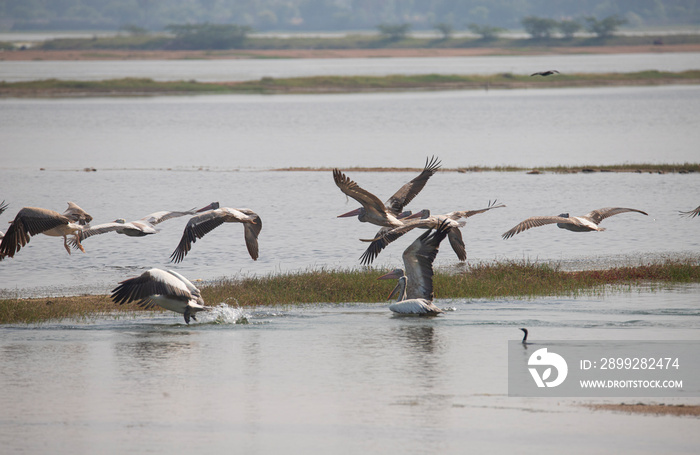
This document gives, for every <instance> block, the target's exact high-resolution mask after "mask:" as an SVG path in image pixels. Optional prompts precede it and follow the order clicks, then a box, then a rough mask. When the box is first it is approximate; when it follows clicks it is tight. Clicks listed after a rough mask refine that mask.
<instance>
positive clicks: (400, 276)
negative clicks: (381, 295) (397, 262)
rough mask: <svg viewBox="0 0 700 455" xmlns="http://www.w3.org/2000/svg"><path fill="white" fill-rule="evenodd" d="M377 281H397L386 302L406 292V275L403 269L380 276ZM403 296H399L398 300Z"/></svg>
mask: <svg viewBox="0 0 700 455" xmlns="http://www.w3.org/2000/svg"><path fill="white" fill-rule="evenodd" d="M377 279H378V280H392V279H393V280H399V282H398V283H396V287H394V289H393V290H392V291H391V293H390V294H389V297H387V300H388V299H390V298H392V297H394V296H396V295H397V294H402V293H403V292H404V291H405V290H406V273H405V272H404V271H403V269H394V270H392V271H391V272H389V273H387V274H386V275H382V276H380V277H379V278H377ZM403 297H404V296H403V295H399V300H403Z"/></svg>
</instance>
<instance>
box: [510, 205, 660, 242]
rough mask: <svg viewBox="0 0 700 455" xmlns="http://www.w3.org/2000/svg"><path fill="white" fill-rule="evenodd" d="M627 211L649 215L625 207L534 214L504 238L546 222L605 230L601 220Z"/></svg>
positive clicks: (568, 227) (569, 227) (579, 229)
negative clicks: (570, 212)
mask: <svg viewBox="0 0 700 455" xmlns="http://www.w3.org/2000/svg"><path fill="white" fill-rule="evenodd" d="M625 212H637V213H641V214H642V215H648V213H646V212H642V211H641V210H637V209H628V208H624V207H605V208H602V209H598V210H593V211H592V212H589V213H587V214H585V215H583V216H569V214H568V213H562V214H560V215H558V216H533V217H530V218H528V219H526V220H523V221H521V222H520V223H518V224H517V225H515V226H514V227H513V228H512V229H510V230H509V231H507V232H505V233H503V235H502V237H503V238H504V239H509V238H511V237H513V236H514V235H515V234H519V233H521V232H523V231H526V230H528V229H530V228H533V227H538V226H544V225H546V224H555V223H556V225H557V227H559V228H561V229H566V230H569V231H574V232H591V231H604V230H605V228H602V227H599V226H598V225H599V224H600V222H601V221H603V220H604V219H605V218H608V217H611V216H613V215H617V214H620V213H625Z"/></svg>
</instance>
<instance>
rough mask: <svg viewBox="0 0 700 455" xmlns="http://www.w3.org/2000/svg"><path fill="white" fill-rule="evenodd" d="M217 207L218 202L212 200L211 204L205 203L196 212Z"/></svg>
mask: <svg viewBox="0 0 700 455" xmlns="http://www.w3.org/2000/svg"><path fill="white" fill-rule="evenodd" d="M219 207H220V206H219V203H218V202H212V203H211V204H209V205H207V206H204V207H202V208H201V209H199V210H197V213H199V212H207V211H209V210H216V209H218V208H219Z"/></svg>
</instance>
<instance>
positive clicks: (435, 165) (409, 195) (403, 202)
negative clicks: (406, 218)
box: [386, 156, 440, 215]
mask: <svg viewBox="0 0 700 455" xmlns="http://www.w3.org/2000/svg"><path fill="white" fill-rule="evenodd" d="M438 169H440V160H438V159H437V158H435V156H433V157H431V158H426V159H425V167H424V168H423V171H422V172H421V173H420V174H418V177H416V178H414V179H413V180H411V181H410V182H408V183H406V184H405V185H404V186H402V187H401V188H399V191H397V192H396V193H395V194H394V195H393V196H391V197H390V198H389V200H388V201H386V206H387V207H388V208H389V209H390V210H391V211H392V212H393V213H394V215H397V214H399V213H401V212H402V211H403V208H404V207H405V206H407V205H408V204H409V203H410V202H411V201H412V200H413V198H415V197H416V196H417V195H418V193H420V191H421V190H422V189H423V187H424V186H425V184H426V183H427V182H428V179H430V177H432V176H433V174H435V173H436V172H437V170H438Z"/></svg>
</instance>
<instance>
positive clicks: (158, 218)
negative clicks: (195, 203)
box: [139, 209, 197, 226]
mask: <svg viewBox="0 0 700 455" xmlns="http://www.w3.org/2000/svg"><path fill="white" fill-rule="evenodd" d="M195 213H197V212H196V211H195V210H194V209H192V210H188V211H185V212H168V211H160V212H155V213H151V214H150V215H147V216H144V217H143V218H141V219H140V220H139V221H143V222H146V223H150V224H152V225H153V226H155V225H156V224H158V223H162V222H163V221H167V220H171V219H173V218H177V217H180V216H185V215H194V214H195Z"/></svg>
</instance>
